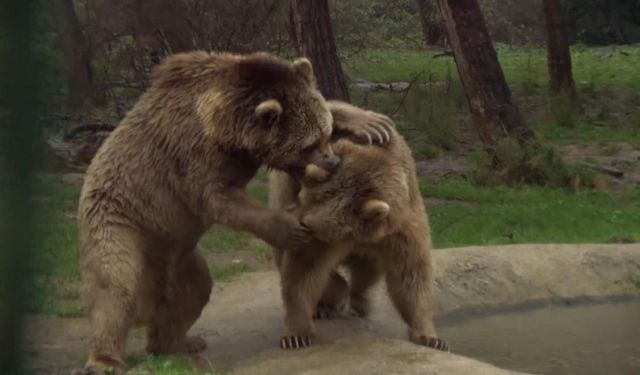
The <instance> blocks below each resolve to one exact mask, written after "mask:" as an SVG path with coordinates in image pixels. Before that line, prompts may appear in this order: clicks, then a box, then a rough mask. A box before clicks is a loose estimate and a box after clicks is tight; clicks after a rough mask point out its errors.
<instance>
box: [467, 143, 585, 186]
mask: <svg viewBox="0 0 640 375" xmlns="http://www.w3.org/2000/svg"><path fill="white" fill-rule="evenodd" d="M469 159H470V160H469V161H470V163H471V173H470V178H471V180H472V181H474V182H475V183H477V184H479V185H485V186H495V185H501V184H508V185H520V184H532V185H539V186H547V187H551V188H574V189H576V188H578V189H579V188H580V187H582V186H586V187H591V186H592V185H593V174H591V173H589V172H588V171H587V170H584V169H582V168H578V167H570V166H568V165H566V164H565V163H564V161H563V160H562V158H561V157H560V156H559V155H558V154H557V153H556V151H555V150H554V149H553V148H552V147H548V146H543V145H540V144H539V143H527V144H522V143H520V142H518V141H517V140H515V139H513V138H508V137H507V138H503V139H501V140H499V141H498V144H497V145H496V147H495V150H494V151H493V152H492V153H489V152H488V151H477V152H475V153H473V154H471V156H470V158H469Z"/></svg>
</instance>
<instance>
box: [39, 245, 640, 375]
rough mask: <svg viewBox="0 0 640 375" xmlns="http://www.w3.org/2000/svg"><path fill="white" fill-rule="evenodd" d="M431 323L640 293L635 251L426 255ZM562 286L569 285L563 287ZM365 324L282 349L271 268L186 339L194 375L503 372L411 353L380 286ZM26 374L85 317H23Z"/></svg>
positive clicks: (63, 346) (215, 299) (347, 322)
mask: <svg viewBox="0 0 640 375" xmlns="http://www.w3.org/2000/svg"><path fill="white" fill-rule="evenodd" d="M434 263H435V266H436V270H437V272H436V284H435V287H436V293H437V311H438V319H439V321H440V319H454V320H455V319H461V318H464V317H465V316H470V315H474V314H478V313H482V312H487V311H492V310H505V309H509V308H515V307H523V306H525V307H526V306H532V305H540V304H551V303H558V302H562V301H575V300H580V301H584V300H598V299H607V298H612V297H620V296H635V297H637V296H640V288H639V287H638V285H637V280H638V277H640V245H637V244H627V245H515V246H497V247H469V248H460V249H447V250H436V251H434ZM568 280H569V282H567V281H568ZM374 297H375V298H374V300H375V304H374V306H375V312H374V314H373V315H372V317H371V318H370V319H368V320H362V319H358V318H355V317H351V316H342V317H338V318H337V319H334V320H331V321H321V322H319V323H318V327H317V328H318V332H319V335H318V338H317V340H316V341H317V345H316V346H315V347H313V348H311V349H305V350H301V351H299V352H293V353H290V352H282V351H281V350H280V349H279V348H278V339H279V337H280V335H281V334H282V333H283V330H284V328H283V321H282V308H281V302H280V290H279V284H278V277H277V274H276V272H275V271H273V270H269V271H261V272H254V273H250V274H247V275H244V276H243V277H241V278H240V279H239V280H237V281H233V282H229V283H219V284H218V285H216V287H215V289H214V291H213V293H212V298H211V301H210V303H209V305H208V306H207V307H206V308H205V310H204V311H203V313H202V316H201V317H200V319H199V320H198V322H196V324H195V326H194V328H193V329H192V331H193V333H194V334H196V335H200V336H202V337H204V338H205V339H206V341H207V342H208V348H207V350H206V351H205V352H203V353H201V355H200V356H199V357H198V358H197V360H196V363H197V364H198V366H199V367H201V368H203V369H215V370H217V371H224V372H227V371H230V372H232V373H234V374H274V375H275V374H280V375H283V374H298V373H305V374H363V375H364V374H388V373H394V374H432V373H433V374H503V373H504V374H506V373H511V372H508V371H506V370H501V369H498V368H496V367H494V366H492V365H488V364H484V363H481V362H478V361H476V360H473V359H469V358H465V357H462V356H459V355H456V354H455V342H454V343H450V344H451V345H452V348H453V349H452V353H442V352H437V351H435V350H431V349H426V348H422V347H418V346H416V345H413V344H411V343H409V342H408V341H407V340H406V338H405V333H406V328H405V327H404V324H403V323H402V322H401V320H400V319H399V318H398V316H397V314H396V313H395V311H394V310H393V308H392V307H391V305H390V304H389V301H388V299H387V298H386V296H385V293H384V288H383V286H379V287H377V289H376V290H375V293H374ZM27 326H28V335H27V342H28V345H29V348H30V351H29V355H28V364H29V368H30V369H31V370H32V372H33V373H35V374H67V373H68V371H69V369H70V368H72V367H74V366H78V365H80V364H82V363H83V361H84V358H85V355H86V351H87V345H88V331H89V325H88V322H87V321H86V320H85V319H61V318H53V317H41V316H40V317H30V318H29V320H28V324H27ZM143 339H144V333H143V332H142V331H141V330H136V331H134V332H132V333H131V335H130V339H129V343H128V349H127V353H128V355H133V356H135V355H140V354H142V353H143V346H144V342H143Z"/></svg>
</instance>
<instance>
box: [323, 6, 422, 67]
mask: <svg viewBox="0 0 640 375" xmlns="http://www.w3.org/2000/svg"><path fill="white" fill-rule="evenodd" d="M329 9H330V11H331V23H332V26H333V29H334V34H335V37H336V44H337V46H338V49H339V52H340V54H341V55H343V56H346V57H348V56H352V55H353V54H354V53H357V52H358V51H360V50H362V49H363V48H371V47H372V46H376V47H377V48H417V47H421V46H423V45H424V39H423V36H422V31H421V29H420V20H419V19H418V15H417V9H416V4H415V1H413V0H391V1H389V0H351V1H341V0H332V1H330V4H329Z"/></svg>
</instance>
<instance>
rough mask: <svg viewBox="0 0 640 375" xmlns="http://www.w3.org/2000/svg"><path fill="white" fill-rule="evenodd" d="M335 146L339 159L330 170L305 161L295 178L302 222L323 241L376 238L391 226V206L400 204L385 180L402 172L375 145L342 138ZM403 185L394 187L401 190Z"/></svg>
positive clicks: (380, 237)
mask: <svg viewBox="0 0 640 375" xmlns="http://www.w3.org/2000/svg"><path fill="white" fill-rule="evenodd" d="M334 151H335V152H336V155H337V156H338V157H340V158H341V160H342V161H341V163H340V165H339V166H338V167H337V169H336V170H335V171H334V172H333V173H331V172H328V171H327V170H325V169H323V168H320V167H318V166H317V165H315V164H309V165H307V167H306V168H305V173H304V176H303V177H302V178H301V179H300V180H299V181H300V183H301V185H302V187H303V189H302V192H301V196H300V198H301V203H302V205H303V206H304V208H305V211H306V213H304V214H303V215H302V222H303V223H304V224H305V225H307V226H308V227H310V228H311V229H312V230H313V231H314V234H315V235H316V237H318V238H319V239H320V240H322V241H325V242H329V243H336V242H339V241H342V240H345V239H347V238H349V239H354V240H356V241H358V242H378V241H380V240H381V239H382V238H383V237H385V236H387V235H389V234H390V233H391V232H393V231H394V228H395V224H394V216H395V213H394V210H396V211H397V210H399V208H398V204H397V203H396V202H395V201H394V198H395V197H396V196H397V194H395V193H394V194H389V193H388V191H389V188H390V187H391V186H390V184H389V180H391V181H401V180H402V177H401V175H402V173H401V172H400V173H398V172H399V169H398V168H397V167H396V165H395V164H394V163H393V160H390V157H389V155H388V153H387V152H386V151H385V150H384V149H382V148H379V147H377V146H362V145H356V144H354V143H352V142H350V141H348V140H340V141H338V142H337V143H336V144H335V146H334ZM402 185H403V184H401V185H400V186H399V187H396V188H394V189H395V190H402V189H403V188H404V186H402ZM396 193H397V192H396ZM401 194H402V193H401Z"/></svg>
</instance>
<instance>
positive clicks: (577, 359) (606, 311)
mask: <svg viewBox="0 0 640 375" xmlns="http://www.w3.org/2000/svg"><path fill="white" fill-rule="evenodd" d="M438 331H439V333H440V336H441V337H443V338H445V339H446V340H447V341H448V342H449V343H450V344H451V345H452V349H453V351H454V352H455V353H458V354H462V355H466V356H469V357H473V358H476V359H480V360H483V361H485V362H489V363H492V364H494V365H496V366H499V367H503V368H507V369H511V370H516V371H523V372H528V373H532V374H549V375H566V374H572V375H573V374H579V375H589V374H593V375H596V374H597V375H608V374H612V375H627V374H629V375H637V374H640V302H625V303H622V302H620V303H606V304H595V305H584V306H567V307H564V306H554V307H548V308H543V309H535V310H529V311H524V312H514V313H505V314H496V315H490V316H482V317H477V318H470V319H465V320H464V321H462V322H459V323H456V324H446V323H445V324H443V325H441V326H440V328H439V329H438Z"/></svg>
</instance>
